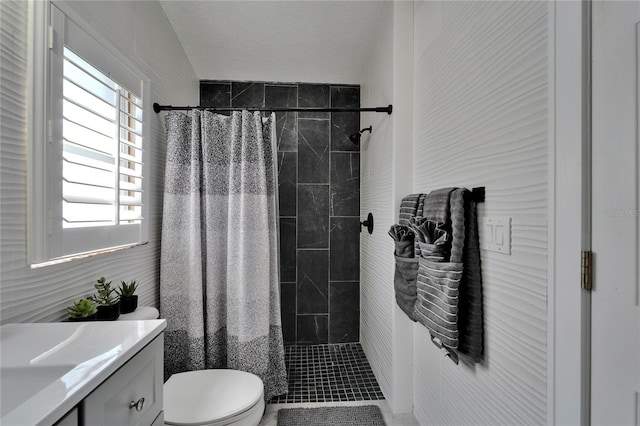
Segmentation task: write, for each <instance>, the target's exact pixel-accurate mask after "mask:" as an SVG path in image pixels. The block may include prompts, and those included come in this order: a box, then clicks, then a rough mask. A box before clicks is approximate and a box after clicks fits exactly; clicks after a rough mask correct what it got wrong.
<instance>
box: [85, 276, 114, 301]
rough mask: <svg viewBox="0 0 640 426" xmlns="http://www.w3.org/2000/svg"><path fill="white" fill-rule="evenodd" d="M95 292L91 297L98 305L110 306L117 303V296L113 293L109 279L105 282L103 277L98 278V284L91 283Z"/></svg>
mask: <svg viewBox="0 0 640 426" xmlns="http://www.w3.org/2000/svg"><path fill="white" fill-rule="evenodd" d="M93 286H94V287H95V288H96V290H98V293H97V294H94V295H93V296H92V297H91V298H92V299H93V301H95V302H96V303H97V304H98V305H100V306H111V305H115V304H116V303H118V296H117V295H114V293H115V292H116V289H115V288H111V281H109V282H107V280H106V278H105V277H100V279H98V284H94V285H93Z"/></svg>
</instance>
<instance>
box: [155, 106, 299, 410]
mask: <svg viewBox="0 0 640 426" xmlns="http://www.w3.org/2000/svg"><path fill="white" fill-rule="evenodd" d="M165 124H166V128H167V161H166V172H165V192H164V211H163V221H162V249H161V259H160V262H161V263H160V312H161V316H162V317H163V318H166V320H167V329H166V332H165V379H167V378H168V377H169V376H170V375H171V374H173V373H177V372H182V371H190V370H199V369H204V368H231V369H236V370H242V371H247V372H250V373H253V374H256V375H257V376H259V377H260V378H261V379H262V380H263V382H264V384H265V398H266V399H267V400H268V399H269V398H271V397H272V396H275V395H280V394H283V393H285V392H286V389H287V383H286V370H285V365H284V346H283V340H282V326H281V319H280V295H279V287H278V285H279V284H278V282H279V276H278V265H279V261H278V226H277V182H276V176H277V175H276V171H275V168H274V167H275V164H274V147H273V141H275V134H274V133H275V115H273V114H272V115H271V116H270V117H268V118H264V119H263V118H262V116H261V115H260V113H258V112H255V113H251V112H248V111H242V112H233V113H232V115H231V116H226V115H218V114H214V113H211V112H207V111H198V110H194V111H192V112H191V117H189V116H188V115H185V114H183V113H179V112H171V113H168V114H167V116H166V123H165Z"/></svg>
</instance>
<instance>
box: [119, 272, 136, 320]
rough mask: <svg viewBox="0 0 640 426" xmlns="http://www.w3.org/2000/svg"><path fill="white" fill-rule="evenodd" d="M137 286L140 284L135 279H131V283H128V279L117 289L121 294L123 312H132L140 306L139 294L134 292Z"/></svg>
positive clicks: (121, 311)
mask: <svg viewBox="0 0 640 426" xmlns="http://www.w3.org/2000/svg"><path fill="white" fill-rule="evenodd" d="M136 288H138V284H136V282H135V280H134V281H130V282H129V284H127V283H126V281H122V283H121V284H120V288H118V289H117V292H118V295H119V296H120V313H121V314H128V313H131V312H133V311H135V310H136V308H137V307H138V296H137V295H135V294H134V293H135V292H136Z"/></svg>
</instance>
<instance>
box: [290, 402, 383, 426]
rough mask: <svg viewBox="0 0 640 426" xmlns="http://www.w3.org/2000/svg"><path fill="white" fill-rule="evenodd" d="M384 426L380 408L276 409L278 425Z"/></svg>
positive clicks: (363, 406) (370, 406)
mask: <svg viewBox="0 0 640 426" xmlns="http://www.w3.org/2000/svg"><path fill="white" fill-rule="evenodd" d="M328 425H335V426H385V425H386V423H385V422H384V419H383V418H382V413H381V412H380V408H378V407H377V406H375V405H362V406H358V407H318V408H285V409H281V410H279V411H278V426H328Z"/></svg>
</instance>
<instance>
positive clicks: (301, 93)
mask: <svg viewBox="0 0 640 426" xmlns="http://www.w3.org/2000/svg"><path fill="white" fill-rule="evenodd" d="M330 92H331V90H330V86H329V85H328V84H299V85H298V106H300V107H314V108H329V106H330V105H331V97H330ZM299 116H300V118H322V119H327V120H328V119H329V113H328V112H301V113H300V114H299Z"/></svg>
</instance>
